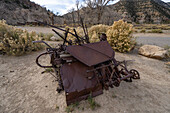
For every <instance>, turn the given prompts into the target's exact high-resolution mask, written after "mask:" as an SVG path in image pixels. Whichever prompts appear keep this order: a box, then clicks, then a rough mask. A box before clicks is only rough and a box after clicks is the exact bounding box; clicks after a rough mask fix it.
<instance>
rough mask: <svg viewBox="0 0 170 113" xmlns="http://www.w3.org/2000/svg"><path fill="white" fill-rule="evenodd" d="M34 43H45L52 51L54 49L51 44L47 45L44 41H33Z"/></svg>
mask: <svg viewBox="0 0 170 113" xmlns="http://www.w3.org/2000/svg"><path fill="white" fill-rule="evenodd" d="M32 43H44V44H45V45H47V46H48V47H49V48H50V49H52V47H51V46H50V45H49V44H47V43H46V42H45V41H43V40H40V41H32Z"/></svg>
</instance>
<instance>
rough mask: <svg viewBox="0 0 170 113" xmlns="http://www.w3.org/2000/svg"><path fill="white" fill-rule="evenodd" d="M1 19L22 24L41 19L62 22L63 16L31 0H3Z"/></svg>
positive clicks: (12, 23)
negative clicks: (58, 15)
mask: <svg viewBox="0 0 170 113" xmlns="http://www.w3.org/2000/svg"><path fill="white" fill-rule="evenodd" d="M0 19H5V20H6V21H7V23H8V24H11V25H20V24H29V23H34V22H35V20H39V21H42V22H45V23H50V24H52V23H54V24H58V23H62V18H61V17H57V16H56V15H54V14H53V13H52V12H50V11H49V10H47V9H46V8H44V7H41V6H40V5H37V4H35V3H34V2H30V0H1V1H0Z"/></svg>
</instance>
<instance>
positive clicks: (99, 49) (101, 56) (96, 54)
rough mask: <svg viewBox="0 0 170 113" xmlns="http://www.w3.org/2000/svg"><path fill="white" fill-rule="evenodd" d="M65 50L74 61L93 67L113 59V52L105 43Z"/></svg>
mask: <svg viewBox="0 0 170 113" xmlns="http://www.w3.org/2000/svg"><path fill="white" fill-rule="evenodd" d="M66 50H67V51H68V52H69V53H70V54H71V55H72V56H73V57H75V58H76V59H78V60H79V61H81V62H83V63H84V64H86V65H88V66H93V65H96V64H99V63H102V62H105V61H108V60H110V59H112V58H114V55H115V52H114V51H113V49H112V48H111V46H110V45H109V43H108V42H107V41H102V42H97V43H89V44H83V45H75V46H68V47H67V48H66Z"/></svg>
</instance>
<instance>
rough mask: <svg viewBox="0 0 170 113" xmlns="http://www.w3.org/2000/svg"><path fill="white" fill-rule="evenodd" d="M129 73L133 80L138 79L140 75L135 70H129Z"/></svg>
mask: <svg viewBox="0 0 170 113" xmlns="http://www.w3.org/2000/svg"><path fill="white" fill-rule="evenodd" d="M130 73H132V74H134V76H133V77H132V78H133V79H140V74H139V72H138V71H137V70H135V69H131V70H130Z"/></svg>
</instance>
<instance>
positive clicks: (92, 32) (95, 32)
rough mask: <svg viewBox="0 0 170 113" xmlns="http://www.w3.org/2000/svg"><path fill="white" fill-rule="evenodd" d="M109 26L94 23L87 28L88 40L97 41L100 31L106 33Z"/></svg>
mask: <svg viewBox="0 0 170 113" xmlns="http://www.w3.org/2000/svg"><path fill="white" fill-rule="evenodd" d="M108 28H109V26H107V25H102V24H100V25H95V26H92V27H91V28H90V29H89V37H90V42H98V41H99V35H100V33H106V32H107V30H108Z"/></svg>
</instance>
